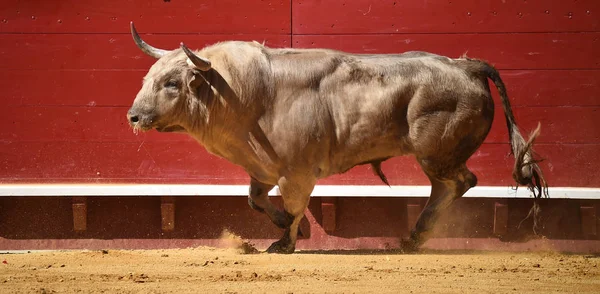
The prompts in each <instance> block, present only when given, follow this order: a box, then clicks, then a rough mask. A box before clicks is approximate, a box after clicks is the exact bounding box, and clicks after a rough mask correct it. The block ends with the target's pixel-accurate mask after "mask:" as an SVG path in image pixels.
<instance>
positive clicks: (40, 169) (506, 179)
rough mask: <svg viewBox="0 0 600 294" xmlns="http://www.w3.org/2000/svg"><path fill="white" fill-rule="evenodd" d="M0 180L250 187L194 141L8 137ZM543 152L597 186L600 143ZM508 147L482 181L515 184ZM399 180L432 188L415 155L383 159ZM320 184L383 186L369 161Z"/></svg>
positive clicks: (496, 150)
mask: <svg viewBox="0 0 600 294" xmlns="http://www.w3.org/2000/svg"><path fill="white" fill-rule="evenodd" d="M1 144H2V152H0V183H17V182H26V183H31V182H45V183H48V182H62V183H73V182H77V183H78V182H91V183H123V182H130V183H148V182H151V183H197V184H247V183H248V181H249V178H248V176H247V175H246V173H245V172H244V171H243V169H242V168H240V167H237V166H235V165H233V164H231V163H229V162H227V161H226V160H223V159H219V158H217V157H215V156H212V155H209V154H207V153H206V152H205V151H204V150H203V149H202V147H200V146H199V145H198V144H197V143H195V142H177V143H172V142H145V143H144V144H143V145H142V144H140V143H129V142H125V143H98V142H76V143H74V142H12V143H9V142H6V141H4V142H2V143H1ZM536 151H537V152H538V153H540V155H541V156H543V157H544V158H546V160H544V161H543V162H542V163H541V166H542V168H543V170H544V171H545V173H546V178H547V179H548V182H549V183H550V185H552V186H568V187H598V186H600V170H599V169H598V168H597V164H596V163H597V162H598V160H600V158H598V156H599V154H600V152H599V151H600V145H598V144H583V145H578V144H567V145H560V144H549V145H546V144H539V145H537V146H536ZM509 152H510V147H509V146H508V144H484V145H483V146H482V147H481V148H480V149H479V150H478V151H477V152H476V153H475V154H474V155H473V157H472V158H471V159H470V160H469V162H468V166H469V168H470V169H471V170H472V171H473V172H474V173H475V174H476V175H477V177H478V178H479V185H499V186H511V185H514V181H513V179H512V167H513V163H514V159H513V157H512V156H511V155H509ZM383 171H384V172H385V173H386V175H387V176H388V179H389V181H390V183H391V184H392V185H429V182H428V180H427V178H426V177H425V175H424V174H423V172H422V171H421V170H420V168H419V166H418V164H417V162H416V161H415V160H414V158H413V157H397V158H393V159H390V160H389V161H386V162H384V163H383ZM319 184H336V185H381V184H382V183H381V181H380V180H379V179H378V178H377V177H376V176H374V175H373V173H372V171H371V170H370V168H369V167H368V166H361V167H356V168H354V169H351V170H350V171H349V172H347V173H346V174H344V175H335V176H331V177H329V178H326V179H322V180H320V181H319Z"/></svg>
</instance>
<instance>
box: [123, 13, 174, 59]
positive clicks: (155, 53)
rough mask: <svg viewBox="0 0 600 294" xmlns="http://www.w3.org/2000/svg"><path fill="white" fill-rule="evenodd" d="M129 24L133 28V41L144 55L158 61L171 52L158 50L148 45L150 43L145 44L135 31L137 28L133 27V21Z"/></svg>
mask: <svg viewBox="0 0 600 294" xmlns="http://www.w3.org/2000/svg"><path fill="white" fill-rule="evenodd" d="M129 24H130V27H131V35H132V36H133V41H134V42H135V44H136V45H137V46H138V48H140V49H141V50H142V51H143V52H144V53H146V54H148V55H150V56H152V57H154V58H157V59H158V58H161V57H162V56H163V55H165V54H167V53H169V50H163V49H158V48H154V47H152V46H150V45H148V43H146V42H144V40H142V38H140V35H138V33H137V31H136V30H135V26H134V25H133V21H132V22H130V23H129Z"/></svg>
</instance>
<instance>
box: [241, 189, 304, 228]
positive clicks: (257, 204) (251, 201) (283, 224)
mask: <svg viewBox="0 0 600 294" xmlns="http://www.w3.org/2000/svg"><path fill="white" fill-rule="evenodd" d="M273 187H274V186H273V185H268V184H264V183H261V182H259V181H257V180H256V179H254V178H251V180H250V193H249V197H248V205H250V207H251V208H252V209H254V210H256V211H258V212H260V213H265V214H266V215H267V216H268V217H269V219H271V221H272V222H273V223H274V224H275V225H276V226H278V227H280V228H282V229H287V228H289V227H290V225H291V224H292V222H293V221H294V217H293V216H292V215H290V214H289V213H287V212H285V211H283V212H282V211H280V210H279V209H277V207H276V206H275V205H274V204H273V203H272V202H271V201H270V200H269V195H268V194H269V191H271V189H273Z"/></svg>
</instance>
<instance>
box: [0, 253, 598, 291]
mask: <svg viewBox="0 0 600 294" xmlns="http://www.w3.org/2000/svg"><path fill="white" fill-rule="evenodd" d="M0 262H2V263H1V264H0V292H1V293H72V292H83V293H99V292H107V293H174V292H176V293H507V292H508V293H528V292H538V293H550V292H560V293H566V292H569V293H600V256H590V255H564V254H559V253H551V252H543V253H496V252H494V253H489V252H459V253H456V252H422V253H419V254H410V255H408V254H400V253H391V252H371V253H367V252H356V251H353V252H297V253H295V254H293V255H269V254H266V253H259V254H243V253H241V251H239V250H235V249H215V248H193V249H175V250H139V251H125V250H123V251H121V250H115V251H113V250H109V251H64V252H57V251H52V252H33V253H24V254H1V255H0Z"/></svg>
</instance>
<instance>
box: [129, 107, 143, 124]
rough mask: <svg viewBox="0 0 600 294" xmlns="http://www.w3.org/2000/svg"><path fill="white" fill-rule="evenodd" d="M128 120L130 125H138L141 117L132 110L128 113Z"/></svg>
mask: <svg viewBox="0 0 600 294" xmlns="http://www.w3.org/2000/svg"><path fill="white" fill-rule="evenodd" d="M127 120H129V123H131V124H136V123H137V122H138V121H140V117H139V116H138V115H137V114H135V113H133V112H131V110H130V111H128V112H127Z"/></svg>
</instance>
